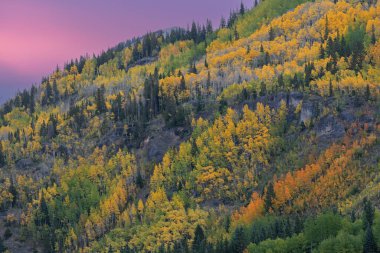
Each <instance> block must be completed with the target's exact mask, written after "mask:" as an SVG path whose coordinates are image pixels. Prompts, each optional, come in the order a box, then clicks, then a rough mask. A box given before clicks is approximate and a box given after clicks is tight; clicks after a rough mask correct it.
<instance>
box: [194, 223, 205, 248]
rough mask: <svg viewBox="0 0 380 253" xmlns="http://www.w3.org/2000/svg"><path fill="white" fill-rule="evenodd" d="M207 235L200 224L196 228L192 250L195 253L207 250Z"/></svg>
mask: <svg viewBox="0 0 380 253" xmlns="http://www.w3.org/2000/svg"><path fill="white" fill-rule="evenodd" d="M206 243H207V242H206V237H205V234H204V232H203V229H202V227H201V226H200V225H199V224H198V225H197V227H196V228H195V233H194V241H193V245H192V250H193V252H194V253H203V252H205V250H206Z"/></svg>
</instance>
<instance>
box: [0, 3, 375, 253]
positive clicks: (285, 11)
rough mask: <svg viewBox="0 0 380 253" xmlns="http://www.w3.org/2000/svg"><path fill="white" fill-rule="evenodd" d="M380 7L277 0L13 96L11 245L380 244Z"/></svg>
mask: <svg viewBox="0 0 380 253" xmlns="http://www.w3.org/2000/svg"><path fill="white" fill-rule="evenodd" d="M379 94H380V5H379V4H378V3H377V0H347V1H346V0H331V1H330V0H315V1H306V0H287V1H284V0H262V1H256V0H255V1H254V3H253V7H252V8H251V9H248V8H246V7H245V6H244V5H243V4H241V6H240V7H239V8H238V9H237V10H235V11H231V13H230V16H229V17H228V18H224V17H223V18H221V21H220V24H218V25H215V24H212V23H211V21H207V22H206V23H205V24H197V23H195V22H193V23H192V24H191V25H190V26H189V28H188V29H182V28H173V29H170V30H162V31H157V32H150V33H148V34H146V35H144V36H142V37H139V38H134V39H131V40H129V41H127V42H122V43H120V44H118V45H117V46H115V47H113V48H110V49H108V50H106V51H104V52H102V53H101V54H99V55H93V56H88V55H86V56H81V57H79V58H78V59H73V60H71V61H69V62H67V63H66V64H65V65H64V67H63V68H59V67H57V68H56V69H55V70H54V71H53V72H52V73H51V74H50V75H49V76H46V77H43V78H42V80H41V82H40V84H39V85H35V86H33V87H32V88H31V89H28V90H24V91H21V92H19V93H18V94H17V95H16V96H14V98H12V99H10V100H8V101H7V102H6V103H4V104H3V105H2V106H1V107H0V252H21V253H22V252H125V253H127V252H128V253H129V252H131V253H132V252H149V253H166V252H170V253H174V252H176V253H177V252H183V253H187V252H194V253H206V252H207V253H223V252H225V253H227V252H232V253H243V252H249V253H256V252H289V253H290V252H313V253H314V252H321V253H322V252H353V253H355V252H366V253H367V252H368V253H370V252H379V251H380V145H379V144H380V140H379V137H380V100H379Z"/></svg>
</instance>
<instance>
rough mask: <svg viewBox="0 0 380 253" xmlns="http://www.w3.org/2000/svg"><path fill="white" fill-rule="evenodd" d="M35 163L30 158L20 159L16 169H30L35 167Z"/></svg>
mask: <svg viewBox="0 0 380 253" xmlns="http://www.w3.org/2000/svg"><path fill="white" fill-rule="evenodd" d="M33 165H34V163H33V161H32V159H30V158H24V159H20V160H18V161H17V162H16V169H18V170H29V169H31V168H32V167H33Z"/></svg>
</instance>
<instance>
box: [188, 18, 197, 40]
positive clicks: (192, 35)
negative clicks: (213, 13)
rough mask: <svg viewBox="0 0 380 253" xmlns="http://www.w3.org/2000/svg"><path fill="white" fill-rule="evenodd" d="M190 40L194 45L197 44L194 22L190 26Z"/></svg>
mask: <svg viewBox="0 0 380 253" xmlns="http://www.w3.org/2000/svg"><path fill="white" fill-rule="evenodd" d="M190 38H191V39H192V40H193V41H194V42H195V43H197V42H198V29H197V25H196V24H195V22H194V21H193V23H192V24H191V30H190Z"/></svg>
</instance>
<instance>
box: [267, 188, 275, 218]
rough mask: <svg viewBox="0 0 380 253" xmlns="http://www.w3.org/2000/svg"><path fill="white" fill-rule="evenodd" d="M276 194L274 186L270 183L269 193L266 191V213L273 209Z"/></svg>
mask: <svg viewBox="0 0 380 253" xmlns="http://www.w3.org/2000/svg"><path fill="white" fill-rule="evenodd" d="M274 195H275V193H274V189H273V184H272V183H271V182H270V183H269V184H268V186H267V191H266V194H265V202H264V204H265V211H266V212H269V210H270V209H271V207H272V199H273V197H274Z"/></svg>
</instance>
